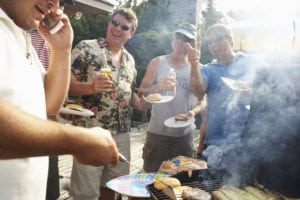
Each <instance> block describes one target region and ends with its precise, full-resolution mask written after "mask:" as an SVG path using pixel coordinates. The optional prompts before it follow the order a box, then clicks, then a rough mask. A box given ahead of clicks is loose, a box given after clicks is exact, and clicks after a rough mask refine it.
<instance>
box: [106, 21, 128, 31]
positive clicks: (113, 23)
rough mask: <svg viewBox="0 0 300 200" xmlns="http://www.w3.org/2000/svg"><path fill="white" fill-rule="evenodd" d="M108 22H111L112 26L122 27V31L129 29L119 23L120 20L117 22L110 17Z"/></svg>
mask: <svg viewBox="0 0 300 200" xmlns="http://www.w3.org/2000/svg"><path fill="white" fill-rule="evenodd" d="M110 23H111V24H112V25H113V26H114V27H118V26H120V27H121V29H122V30H123V31H128V30H129V27H128V26H127V25H125V24H121V23H120V22H118V21H116V20H113V19H112V20H111V21H110Z"/></svg>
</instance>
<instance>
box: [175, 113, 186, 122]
mask: <svg viewBox="0 0 300 200" xmlns="http://www.w3.org/2000/svg"><path fill="white" fill-rule="evenodd" d="M188 120H189V117H188V116H187V115H186V114H181V113H178V114H176V115H175V122H186V121H188Z"/></svg>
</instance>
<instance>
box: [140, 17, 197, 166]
mask: <svg viewBox="0 0 300 200" xmlns="http://www.w3.org/2000/svg"><path fill="white" fill-rule="evenodd" d="M196 36H197V31H196V27H195V26H194V25H192V24H189V23H182V24H180V25H179V26H178V28H177V30H176V31H175V32H174V39H173V41H172V48H173V52H172V53H170V54H168V55H163V56H158V57H156V58H154V59H152V60H151V61H150V63H149V65H148V67H147V71H146V74H145V76H144V78H143V80H142V83H141V87H140V90H139V93H140V94H142V95H144V96H147V95H148V94H151V93H160V94H162V95H164V94H165V92H166V91H171V90H173V87H174V86H173V82H172V81H170V78H169V77H167V74H168V72H169V71H170V68H173V69H174V70H175V72H176V95H175V98H174V99H173V100H171V101H169V102H166V103H161V104H153V105H152V111H151V118H150V122H149V126H148V129H147V136H146V142H145V146H144V148H143V159H144V167H143V168H144V170H145V171H148V172H151V171H158V169H159V167H160V165H161V163H162V162H163V161H166V160H170V159H172V158H174V157H176V156H180V155H181V156H187V157H193V155H194V146H193V134H192V132H193V129H194V128H195V125H194V123H193V122H191V123H190V124H188V125H186V126H178V127H177V126H176V124H175V125H174V126H173V125H172V126H170V125H169V124H168V123H165V121H166V120H168V119H169V118H172V117H174V116H175V115H176V114H185V115H187V116H188V117H192V118H193V117H194V116H195V114H197V113H199V111H200V106H199V103H198V100H197V98H196V97H195V96H194V95H193V94H192V93H191V91H190V71H191V65H190V63H189V62H188V59H187V52H186V50H185V47H184V46H185V44H186V43H187V42H188V43H190V44H191V45H195V42H196ZM174 123H175V122H174ZM179 123H180V122H179Z"/></svg>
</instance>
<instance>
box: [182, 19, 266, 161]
mask: <svg viewBox="0 0 300 200" xmlns="http://www.w3.org/2000/svg"><path fill="white" fill-rule="evenodd" d="M206 36H207V38H208V47H209V50H210V52H211V53H212V55H213V57H214V60H213V61H212V62H211V63H209V64H207V65H205V66H203V67H201V68H200V66H199V59H200V52H199V51H197V50H196V49H192V48H191V47H190V46H189V45H188V44H186V45H187V48H188V49H189V60H190V62H191V63H193V64H192V70H191V88H192V91H193V93H194V94H195V95H196V96H197V97H198V98H200V99H201V98H203V96H204V95H205V94H207V133H206V136H205V140H204V143H205V145H206V146H207V148H206V151H205V152H204V154H205V153H206V154H209V155H208V157H210V156H211V155H212V154H217V155H214V156H213V157H214V158H217V157H220V156H219V155H222V154H223V152H224V151H225V150H226V149H228V148H230V146H231V144H233V143H239V141H240V136H241V133H242V131H243V128H244V125H245V123H246V121H247V117H248V114H249V104H250V101H251V93H252V88H251V83H252V81H253V80H254V78H255V76H256V72H257V70H258V69H259V68H261V67H263V66H266V64H265V62H264V61H263V60H262V59H261V58H259V57H258V56H257V55H254V54H244V53H242V52H234V50H233V33H232V30H231V29H230V28H229V27H228V26H226V25H224V24H214V25H212V26H211V27H209V28H208V30H207V33H206ZM223 78H229V79H232V80H234V82H233V83H234V84H232V85H227V84H226V83H225V82H224V81H223ZM208 146H209V147H208ZM221 146H223V147H222V148H221ZM213 149H214V150H213ZM216 149H217V150H216ZM216 152H219V153H216ZM208 164H212V165H214V164H217V163H216V160H215V159H209V158H208Z"/></svg>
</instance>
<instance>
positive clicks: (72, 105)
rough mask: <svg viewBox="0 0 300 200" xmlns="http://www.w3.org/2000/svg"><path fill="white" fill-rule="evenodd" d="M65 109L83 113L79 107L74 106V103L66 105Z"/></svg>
mask: <svg viewBox="0 0 300 200" xmlns="http://www.w3.org/2000/svg"><path fill="white" fill-rule="evenodd" d="M66 108H69V109H72V110H76V111H80V112H81V111H83V108H82V106H81V105H78V104H74V103H71V104H67V105H66Z"/></svg>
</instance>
